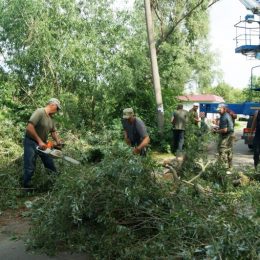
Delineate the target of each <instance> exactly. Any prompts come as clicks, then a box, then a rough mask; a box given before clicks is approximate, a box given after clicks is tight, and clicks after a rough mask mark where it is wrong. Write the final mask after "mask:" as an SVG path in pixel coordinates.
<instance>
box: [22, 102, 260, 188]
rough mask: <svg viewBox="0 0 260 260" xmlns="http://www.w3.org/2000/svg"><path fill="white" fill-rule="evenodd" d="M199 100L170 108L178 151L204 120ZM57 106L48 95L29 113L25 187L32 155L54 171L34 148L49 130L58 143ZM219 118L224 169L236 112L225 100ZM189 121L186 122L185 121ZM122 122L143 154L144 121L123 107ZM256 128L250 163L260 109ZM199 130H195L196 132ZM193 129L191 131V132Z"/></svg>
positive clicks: (258, 137) (259, 140)
mask: <svg viewBox="0 0 260 260" xmlns="http://www.w3.org/2000/svg"><path fill="white" fill-rule="evenodd" d="M198 109H199V103H194V104H193V107H192V109H190V110H189V111H187V110H185V109H183V105H182V104H179V105H178V106H177V110H176V111H174V112H173V114H172V119H171V123H172V125H173V152H174V153H175V152H176V153H177V154H178V153H182V152H183V146H184V139H185V131H186V130H187V127H194V129H197V130H198V129H199V124H200V123H201V124H202V123H203V122H204V119H205V115H204V116H202V117H199V113H198ZM59 110H61V103H60V101H59V100H58V99H56V98H51V99H50V100H49V101H48V103H47V104H46V106H45V107H43V108H39V109H37V110H36V111H35V112H34V113H33V114H32V115H31V117H30V119H29V121H28V124H27V127H26V131H25V138H24V178H23V185H24V188H25V189H31V185H30V182H31V178H32V176H33V174H34V171H35V166H36V158H37V156H38V155H39V156H40V158H41V160H42V162H43V164H44V166H45V168H47V169H49V170H51V171H53V172H56V167H55V165H54V162H53V160H52V158H51V157H49V156H48V155H47V154H45V153H40V152H39V151H38V150H39V149H40V150H45V149H46V148H47V145H46V144H47V140H48V136H49V134H51V136H52V138H53V140H54V141H55V143H56V145H60V144H61V139H60V138H59V136H58V134H57V131H56V127H55V123H54V121H53V115H54V114H55V113H57V112H58V111H59ZM217 111H218V113H219V114H220V118H219V120H218V122H217V127H214V128H212V131H213V132H215V133H217V134H219V143H218V154H219V160H220V161H222V162H223V164H224V165H226V168H227V170H228V171H230V170H231V168H232V156H233V155H232V153H233V141H234V119H235V118H236V115H235V114H234V113H232V111H229V110H228V107H227V106H226V105H225V104H219V106H218V108H217ZM189 122H190V124H189ZM122 126H123V129H124V139H125V142H126V143H127V144H128V145H129V146H131V147H132V149H133V153H134V154H139V155H141V156H145V155H146V153H147V147H148V145H149V143H150V137H149V135H148V132H147V128H146V126H145V124H144V122H143V121H142V120H141V119H140V118H138V117H136V116H135V114H134V111H133V109H132V108H126V109H124V110H123V119H122ZM255 129H256V134H255V138H254V165H255V168H256V167H257V165H258V163H259V155H260V113H258V112H256V114H255V116H254V120H253V124H252V131H251V132H252V133H253V131H254V130H255ZM199 132H200V131H197V133H199ZM194 133H195V132H194Z"/></svg>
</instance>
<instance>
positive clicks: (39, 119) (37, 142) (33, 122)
mask: <svg viewBox="0 0 260 260" xmlns="http://www.w3.org/2000/svg"><path fill="white" fill-rule="evenodd" d="M60 109H61V105H60V101H59V100H58V99H56V98H51V99H50V100H49V101H48V103H47V105H46V106H45V107H43V108H38V109H37V110H35V111H34V113H33V114H32V115H31V117H30V119H29V122H28V124H27V127H26V130H25V137H24V176H23V186H24V188H27V189H28V188H30V181H31V178H32V176H33V174H34V170H35V166H36V158H37V156H38V155H39V156H40V157H41V160H42V162H43V164H44V166H45V168H47V169H49V170H51V171H54V172H56V168H55V165H54V162H53V160H52V158H50V157H49V156H48V155H46V154H44V153H40V152H38V151H37V149H36V148H37V146H38V147H39V149H42V150H45V149H46V148H47V146H46V142H47V139H48V135H49V133H50V134H51V136H52V138H53V140H54V141H55V142H56V144H60V139H59V137H58V135H57V132H56V128H55V124H54V121H53V118H52V116H53V115H54V114H55V113H57V112H58V111H59V110H60Z"/></svg>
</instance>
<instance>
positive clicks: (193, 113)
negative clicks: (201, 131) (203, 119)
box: [189, 103, 200, 126]
mask: <svg viewBox="0 0 260 260" xmlns="http://www.w3.org/2000/svg"><path fill="white" fill-rule="evenodd" d="M198 108H199V103H194V104H193V107H192V109H190V110H189V113H190V120H191V123H192V124H193V125H196V126H199V122H200V118H199V113H198Z"/></svg>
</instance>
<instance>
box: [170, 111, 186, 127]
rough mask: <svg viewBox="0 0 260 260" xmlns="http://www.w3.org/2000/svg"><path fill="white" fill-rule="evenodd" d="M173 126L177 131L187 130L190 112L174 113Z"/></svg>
mask: <svg viewBox="0 0 260 260" xmlns="http://www.w3.org/2000/svg"><path fill="white" fill-rule="evenodd" d="M172 116H173V126H174V129H176V130H185V127H186V124H187V121H188V111H186V110H184V109H178V110H177V111H175V112H173V114H172Z"/></svg>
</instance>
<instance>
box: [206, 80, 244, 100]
mask: <svg viewBox="0 0 260 260" xmlns="http://www.w3.org/2000/svg"><path fill="white" fill-rule="evenodd" d="M205 91H206V92H207V93H211V94H215V95H218V96H221V97H223V99H224V100H225V102H227V103H236V102H245V101H247V100H248V98H247V97H246V95H245V94H244V90H241V89H236V88H234V87H232V86H230V85H228V84H227V83H225V82H221V83H219V84H218V85H217V86H216V87H212V88H207V89H206V90H205Z"/></svg>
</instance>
